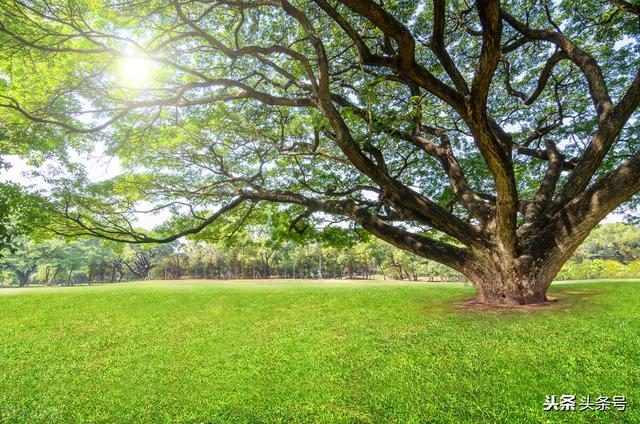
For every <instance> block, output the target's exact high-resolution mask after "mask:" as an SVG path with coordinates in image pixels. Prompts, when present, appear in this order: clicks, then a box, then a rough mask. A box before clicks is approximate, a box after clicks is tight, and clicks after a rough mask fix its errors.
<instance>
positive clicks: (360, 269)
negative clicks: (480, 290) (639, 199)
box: [0, 223, 640, 286]
mask: <svg viewBox="0 0 640 424" xmlns="http://www.w3.org/2000/svg"><path fill="white" fill-rule="evenodd" d="M347 234H348V233H347V232H346V231H345V232H341V231H339V230H338V231H336V232H334V233H333V237H332V238H330V239H328V238H326V237H325V238H315V239H304V240H278V239H277V237H276V236H274V235H273V234H268V233H267V232H266V231H264V230H263V229H256V228H253V229H248V230H247V231H245V232H244V233H242V234H239V235H237V236H236V237H234V238H233V239H223V240H220V241H216V242H204V241H183V242H179V241H176V242H173V243H170V244H163V245H121V244H116V243H109V242H104V241H101V240H97V239H77V240H73V241H65V240H63V239H60V238H52V239H47V240H44V241H40V242H36V241H34V240H32V239H30V238H28V237H22V238H20V239H19V240H18V242H17V244H16V245H15V248H16V250H15V252H14V253H13V254H8V255H5V257H3V258H1V259H0V269H1V270H0V279H1V281H2V285H20V286H25V285H32V284H37V285H68V284H91V283H113V282H121V281H130V280H145V279H172V280H173V279H253V278H259V279H266V278H297V279H300V278H327V279H331V278H365V279H368V278H374V277H375V278H382V279H399V280H428V281H464V280H465V279H464V277H463V276H462V275H461V274H459V273H457V272H456V271H454V270H452V269H450V268H448V267H446V266H444V265H441V264H438V263H436V262H433V261H428V260H426V259H424V258H421V257H418V256H416V255H413V254H411V253H409V252H406V251H403V250H400V249H397V248H395V247H393V246H391V245H389V244H387V243H385V242H383V241H381V240H378V239H374V238H369V237H366V236H363V237H362V238H360V239H358V240H355V239H350V238H349V237H348V236H347ZM638 277H640V228H639V227H637V226H634V225H628V224H621V223H616V224H604V225H602V226H600V227H598V228H597V229H596V230H594V231H593V232H592V233H591V235H590V236H589V237H588V238H587V240H586V241H585V243H584V244H583V245H582V246H581V247H580V248H579V249H578V250H577V252H576V253H575V255H574V257H573V259H572V260H571V261H569V262H568V263H567V264H566V265H565V266H564V268H563V269H562V271H561V272H560V274H559V275H558V279H560V280H582V279H598V278H638Z"/></svg>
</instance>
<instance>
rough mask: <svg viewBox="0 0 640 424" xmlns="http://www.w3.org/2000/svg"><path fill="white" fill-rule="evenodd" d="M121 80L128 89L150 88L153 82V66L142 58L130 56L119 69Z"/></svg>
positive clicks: (124, 59) (122, 62)
mask: <svg viewBox="0 0 640 424" xmlns="http://www.w3.org/2000/svg"><path fill="white" fill-rule="evenodd" d="M119 73H120V79H121V81H122V83H123V84H124V86H125V87H127V88H138V89H140V88H148V87H149V85H150V84H151V82H152V80H153V64H152V62H151V61H150V60H149V59H147V58H145V57H142V56H128V57H125V58H123V59H122V61H121V62H120V67H119Z"/></svg>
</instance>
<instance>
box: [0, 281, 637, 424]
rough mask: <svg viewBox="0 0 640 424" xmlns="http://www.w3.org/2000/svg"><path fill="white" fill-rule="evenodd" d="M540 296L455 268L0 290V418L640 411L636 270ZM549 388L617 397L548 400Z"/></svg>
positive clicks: (380, 417) (250, 418) (510, 418)
mask: <svg viewBox="0 0 640 424" xmlns="http://www.w3.org/2000/svg"><path fill="white" fill-rule="evenodd" d="M550 295H551V296H553V297H556V298H558V299H559V302H558V303H557V304H556V305H554V306H552V307H546V308H542V309H538V310H527V311H501V312H496V311H489V312H486V311H485V312H478V311H469V310H465V309H464V308H463V307H462V306H461V304H462V303H463V301H464V300H465V299H468V298H470V297H472V296H473V289H472V288H470V287H469V286H466V285H462V284H453V283H452V284H446V283H444V284H438V283H382V282H379V283H368V282H353V283H338V282H324V283H323V282H317V283H311V282H285V283H283V282H254V283H252V282H219V283H216V282H198V283H195V282H176V283H162V282H157V283H154V282H145V283H126V284H117V285H109V286H107V285H105V286H94V287H69V288H56V289H48V288H31V289H1V290H0V319H1V322H0V422H46V423H54V422H64V423H67V422H105V423H106V422H108V423H120V422H121V423H134V422H135V423H138V422H148V423H162V422H251V423H256V422H416V423H417V422H437V423H444V422H454V423H458V422H470V423H477V422H517V423H529V422H570V423H575V422H602V423H610V422H640V281H635V282H634V281H619V282H598V283H584V284H557V285H553V286H552V289H551V291H550ZM551 394H555V395H557V396H558V397H559V396H560V395H562V394H575V395H577V396H578V398H580V397H581V396H584V395H591V397H592V400H593V398H594V397H597V396H599V395H603V396H609V397H613V396H615V395H626V396H627V401H628V407H627V410H626V411H624V412H617V411H615V410H609V411H586V412H577V411H576V412H560V411H556V412H544V411H543V402H544V398H545V395H551ZM578 400H579V399H578Z"/></svg>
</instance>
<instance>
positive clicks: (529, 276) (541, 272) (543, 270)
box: [465, 254, 564, 306]
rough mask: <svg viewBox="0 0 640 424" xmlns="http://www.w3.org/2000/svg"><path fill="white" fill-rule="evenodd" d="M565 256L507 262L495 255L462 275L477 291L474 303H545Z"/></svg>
mask: <svg viewBox="0 0 640 424" xmlns="http://www.w3.org/2000/svg"><path fill="white" fill-rule="evenodd" d="M563 256H564V255H559V254H556V255H552V259H551V260H544V259H543V258H532V257H531V256H529V255H525V256H521V257H520V258H517V259H514V260H509V259H505V258H502V257H500V255H498V254H494V255H491V257H490V258H484V259H483V260H478V262H476V263H475V264H473V265H472V266H470V267H469V268H468V269H467V270H466V272H465V275H466V276H467V278H469V280H470V281H471V282H472V283H473V284H474V286H475V287H476V290H477V298H476V301H477V302H479V303H484V304H488V305H496V306H505V305H512V306H517V305H530V304H537V303H545V302H547V301H548V299H547V296H546V293H547V289H548V288H549V285H550V284H551V282H552V280H553V278H554V277H555V275H556V273H557V272H558V270H559V269H560V268H561V267H562V264H563V263H564V261H563V259H562V258H563Z"/></svg>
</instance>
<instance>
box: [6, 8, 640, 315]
mask: <svg viewBox="0 0 640 424" xmlns="http://www.w3.org/2000/svg"><path fill="white" fill-rule="evenodd" d="M0 7H1V8H2V10H3V12H2V18H1V21H0V34H1V37H2V38H0V46H1V52H2V53H1V54H2V56H3V57H2V59H1V60H2V65H0V66H1V68H0V73H2V80H3V81H4V85H5V86H6V87H5V92H4V93H2V94H1V95H0V99H1V101H0V106H2V107H3V108H4V109H5V111H4V112H2V114H3V115H0V116H3V117H4V119H5V120H6V121H7V122H10V125H11V126H13V127H15V128H17V129H20V130H17V129H16V130H15V133H16V134H25V133H26V134H34V133H36V134H38V133H39V131H47V134H50V136H51V137H54V138H56V139H58V138H59V139H63V140H68V142H74V143H80V144H81V143H82V142H86V141H97V142H99V143H102V144H104V145H106V146H107V147H106V148H107V150H108V151H109V152H110V153H112V154H116V155H118V156H119V158H120V159H121V161H122V163H123V166H124V167H125V169H126V170H128V171H127V172H126V173H125V174H123V175H122V176H120V177H119V178H114V179H112V180H109V181H103V182H100V183H97V184H92V183H90V182H88V181H85V180H82V179H80V178H78V177H75V178H74V179H71V180H66V181H58V182H57V184H58V186H59V187H60V190H58V191H57V192H56V193H54V194H55V196H56V199H57V201H58V202H59V208H60V212H61V213H62V214H63V215H64V216H65V218H66V220H65V221H64V222H63V223H58V224H57V225H55V229H56V231H59V232H63V233H66V234H90V235H95V236H100V237H105V238H108V239H112V240H119V241H127V242H134V243H146V242H167V241H171V240H175V239H176V238H178V237H181V236H184V235H190V234H194V233H197V232H200V231H208V230H205V229H207V227H210V226H212V225H213V226H216V225H222V226H223V227H224V228H228V229H230V231H232V232H233V229H234V228H235V227H237V226H242V225H243V222H244V221H245V220H246V219H247V217H249V216H251V214H252V213H254V212H255V211H256V210H258V209H260V208H261V207H262V205H264V204H265V203H275V204H278V205H280V206H279V207H278V208H276V210H277V211H278V213H279V214H284V215H287V216H289V217H290V219H291V221H292V222H291V226H292V228H294V229H298V230H300V231H302V230H303V229H304V228H305V227H306V226H308V225H309V224H311V223H313V222H314V219H323V220H331V219H336V220H341V219H347V220H350V221H351V222H354V223H355V224H356V225H358V226H361V227H363V228H364V229H366V230H367V231H369V232H370V233H372V234H374V235H375V236H377V237H379V238H381V239H383V240H386V241H388V242H389V243H391V244H394V245H395V246H398V247H400V248H402V249H406V250H409V251H411V252H414V253H416V254H418V255H420V256H422V257H425V258H428V259H431V260H434V261H437V262H440V263H443V264H446V265H448V266H450V267H451V268H454V269H455V270H457V271H459V272H461V273H463V274H464V275H466V276H467V277H468V278H469V279H470V280H471V281H472V282H473V283H474V284H475V286H476V288H477V291H478V301H480V302H486V303H490V304H529V303H536V302H543V301H545V300H546V296H545V294H546V291H547V288H548V286H549V284H550V283H551V281H552V279H553V277H554V276H555V275H556V273H557V272H558V271H559V270H560V268H561V267H562V265H563V264H564V263H565V262H566V261H567V260H568V259H569V258H570V257H571V255H572V253H573V252H574V251H575V250H576V248H577V247H578V246H579V245H580V243H581V242H582V241H583V240H584V239H585V237H586V236H587V235H588V234H589V232H590V231H591V230H592V229H593V228H594V227H595V226H596V224H597V223H598V222H600V221H601V220H602V219H603V218H604V217H605V216H607V214H609V213H610V212H611V211H613V210H614V209H616V208H617V207H619V206H620V205H622V204H623V203H625V202H628V201H629V200H630V199H632V198H633V196H634V194H636V193H637V192H638V191H639V189H640V153H638V142H639V140H638V126H637V125H638V124H637V119H636V118H634V116H633V114H634V112H635V111H636V109H637V106H638V102H640V73H639V72H638V69H639V68H640V66H639V65H640V54H639V52H638V17H639V15H640V9H639V8H638V7H637V6H635V5H634V4H632V3H631V2H626V1H613V0H612V1H610V2H606V1H595V0H593V1H587V2H584V1H572V0H564V1H563V0H561V1H558V2H553V3H552V4H551V3H550V2H549V3H547V2H545V1H512V2H503V3H502V4H501V3H500V2H499V1H495V0H478V1H476V2H475V3H474V4H472V3H469V2H467V1H454V2H445V1H444V0H433V2H422V1H393V0H387V1H384V2H383V1H382V0H380V1H371V0H339V1H333V0H313V1H311V0H299V1H298V0H254V1H249V0H243V1H235V0H233V1H232V0H209V1H205V0H150V1H138V0H123V1H119V2H116V3H109V2H100V1H90V0H74V1H71V0H50V1H41V0H36V1H27V0H0ZM16 64H20V66H19V67H17V68H16V69H18V71H19V72H16V71H14V68H13V66H17V65H16ZM25 70H27V72H25ZM142 201H145V202H150V203H152V204H153V207H151V208H150V210H152V211H157V210H159V209H163V208H166V209H167V210H171V211H172V212H173V216H174V218H172V219H171V220H170V221H169V222H168V223H167V225H165V226H164V227H163V228H162V229H161V230H159V231H156V232H155V233H152V234H145V233H142V232H140V231H137V230H136V229H135V228H134V226H133V225H132V222H135V216H136V215H135V214H136V213H137V212H140V210H139V209H140V206H139V205H140V204H141V202H142ZM627 204H629V203H627ZM314 217H315V218H314ZM220 221H222V224H220Z"/></svg>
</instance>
